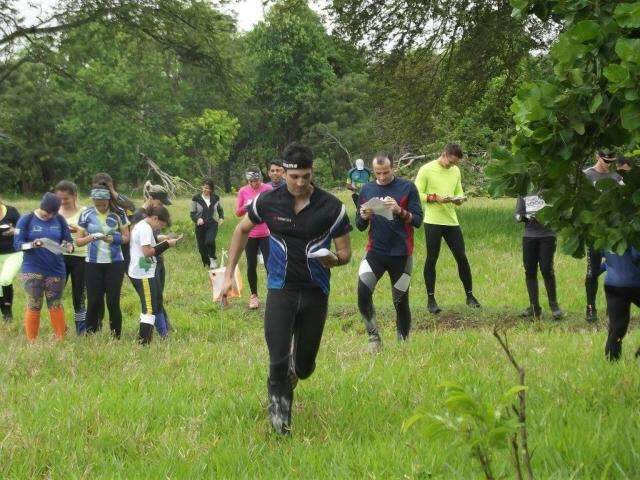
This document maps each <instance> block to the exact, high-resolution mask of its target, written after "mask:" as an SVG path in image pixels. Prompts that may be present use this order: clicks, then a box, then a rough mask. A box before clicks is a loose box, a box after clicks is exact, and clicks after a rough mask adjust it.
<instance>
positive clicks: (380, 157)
mask: <svg viewBox="0 0 640 480" xmlns="http://www.w3.org/2000/svg"><path fill="white" fill-rule="evenodd" d="M387 160H389V163H390V164H391V166H392V167H393V155H392V154H391V153H387V152H378V153H376V155H375V157H373V163H374V165H384V164H385V163H387Z"/></svg>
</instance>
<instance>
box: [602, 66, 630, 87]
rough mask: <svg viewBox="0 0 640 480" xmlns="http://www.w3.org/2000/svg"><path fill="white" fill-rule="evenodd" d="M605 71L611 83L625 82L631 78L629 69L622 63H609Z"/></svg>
mask: <svg viewBox="0 0 640 480" xmlns="http://www.w3.org/2000/svg"><path fill="white" fill-rule="evenodd" d="M603 73H604V76H605V77H607V80H609V81H610V82H611V83H624V82H626V81H627V80H629V69H628V68H627V67H626V66H625V65H622V64H620V63H612V64H611V65H607V66H606V67H605V68H604V71H603Z"/></svg>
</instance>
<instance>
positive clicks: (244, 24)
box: [18, 0, 264, 32]
mask: <svg viewBox="0 0 640 480" xmlns="http://www.w3.org/2000/svg"><path fill="white" fill-rule="evenodd" d="M54 3H55V0H18V9H19V10H20V12H21V13H22V15H23V16H24V17H25V18H26V22H27V24H31V23H32V22H33V21H34V20H35V18H36V17H37V16H38V14H39V13H40V12H41V11H44V12H46V11H47V9H49V8H50V7H51V5H53V4H54ZM226 10H227V11H234V12H235V13H236V14H237V19H238V28H239V29H240V30H241V31H245V32H246V31H248V30H251V27H253V26H254V25H255V24H256V23H258V22H259V21H260V20H262V18H263V16H264V10H263V7H262V1H261V0H240V1H237V2H233V3H231V4H230V5H229V6H228V7H227V8H226Z"/></svg>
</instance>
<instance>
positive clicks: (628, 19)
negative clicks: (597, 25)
mask: <svg viewBox="0 0 640 480" xmlns="http://www.w3.org/2000/svg"><path fill="white" fill-rule="evenodd" d="M613 16H614V18H615V20H616V22H617V23H618V25H620V26H621V27H625V28H640V2H635V3H623V4H620V5H618V6H617V7H616V9H615V11H614V13H613Z"/></svg>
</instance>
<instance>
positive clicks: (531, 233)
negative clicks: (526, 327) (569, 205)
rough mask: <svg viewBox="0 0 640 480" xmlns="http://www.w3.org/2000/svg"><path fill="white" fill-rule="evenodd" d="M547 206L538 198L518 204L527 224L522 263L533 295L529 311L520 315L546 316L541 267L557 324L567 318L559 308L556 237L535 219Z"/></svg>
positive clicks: (521, 218) (519, 214) (518, 214)
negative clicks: (541, 299) (543, 304)
mask: <svg viewBox="0 0 640 480" xmlns="http://www.w3.org/2000/svg"><path fill="white" fill-rule="evenodd" d="M544 206H545V203H544V200H543V199H542V198H540V197H539V196H538V195H529V196H527V197H518V200H517V203H516V213H515V217H516V220H517V221H519V222H524V224H525V226H524V236H523V237H522V259H523V263H524V275H525V281H526V284H527V293H528V294H529V307H528V308H527V309H526V310H525V311H524V312H522V314H521V315H520V316H521V317H523V318H539V317H540V315H541V314H542V308H541V307H540V299H539V291H538V265H540V273H542V278H543V279H544V286H545V288H546V289H547V298H548V300H549V308H550V309H551V315H552V317H553V319H554V320H560V319H561V318H562V317H563V313H562V310H560V307H559V306H558V298H557V295H556V275H555V272H554V271H553V256H554V254H555V252H556V234H555V232H554V231H553V230H551V229H549V228H547V227H545V226H544V225H543V224H542V223H540V222H539V221H538V220H536V218H535V215H536V213H537V212H539V211H540V210H541V209H542V208H544Z"/></svg>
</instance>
